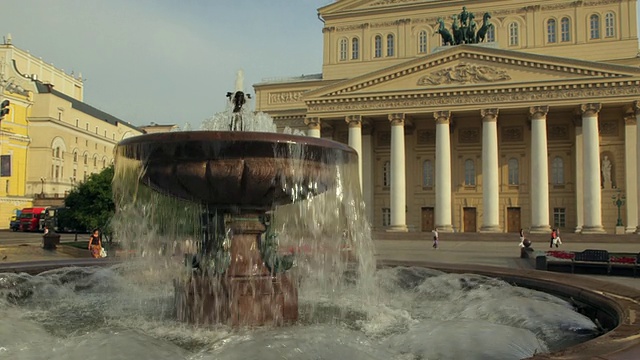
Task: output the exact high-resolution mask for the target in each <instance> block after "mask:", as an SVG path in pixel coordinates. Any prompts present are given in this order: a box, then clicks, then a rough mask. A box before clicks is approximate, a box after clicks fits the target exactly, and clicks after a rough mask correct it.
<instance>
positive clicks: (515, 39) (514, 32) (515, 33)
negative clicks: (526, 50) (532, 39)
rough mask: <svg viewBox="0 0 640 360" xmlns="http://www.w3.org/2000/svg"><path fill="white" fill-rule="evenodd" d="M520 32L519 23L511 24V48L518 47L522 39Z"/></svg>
mask: <svg viewBox="0 0 640 360" xmlns="http://www.w3.org/2000/svg"><path fill="white" fill-rule="evenodd" d="M519 30H520V29H519V27H518V23H517V22H512V23H511V24H509V46H518V44H519V38H520V34H519Z"/></svg>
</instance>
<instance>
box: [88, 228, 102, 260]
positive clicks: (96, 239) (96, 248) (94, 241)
mask: <svg viewBox="0 0 640 360" xmlns="http://www.w3.org/2000/svg"><path fill="white" fill-rule="evenodd" d="M89 250H91V257H93V258H94V259H98V258H100V257H101V256H100V252H101V251H102V240H101V239H100V230H99V229H94V230H93V233H92V234H91V237H90V238H89Z"/></svg>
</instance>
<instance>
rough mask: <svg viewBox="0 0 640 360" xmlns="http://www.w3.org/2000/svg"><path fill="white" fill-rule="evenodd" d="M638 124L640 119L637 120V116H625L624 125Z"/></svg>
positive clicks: (632, 114) (628, 114)
mask: <svg viewBox="0 0 640 360" xmlns="http://www.w3.org/2000/svg"><path fill="white" fill-rule="evenodd" d="M637 123H638V119H637V118H636V114H634V113H627V114H625V115H624V124H625V125H636V124H637Z"/></svg>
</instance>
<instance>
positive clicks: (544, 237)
mask: <svg viewBox="0 0 640 360" xmlns="http://www.w3.org/2000/svg"><path fill="white" fill-rule="evenodd" d="M372 235H373V239H374V240H415V241H431V240H433V234H432V233H431V232H386V231H374V232H373V234H372ZM439 236H440V239H441V240H446V241H507V242H508V241H512V242H515V243H517V242H519V241H520V238H519V236H518V233H442V232H441V233H440V234H439ZM550 236H551V233H549V234H528V233H525V238H527V239H529V240H531V241H533V242H536V243H539V242H548V241H549V239H550ZM560 237H561V238H562V241H563V242H583V243H589V242H598V243H608V242H610V243H620V242H629V243H637V244H640V235H638V234H625V235H613V234H598V235H583V234H575V233H570V232H562V231H561V233H560Z"/></svg>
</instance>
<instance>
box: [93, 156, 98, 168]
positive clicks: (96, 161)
mask: <svg viewBox="0 0 640 360" xmlns="http://www.w3.org/2000/svg"><path fill="white" fill-rule="evenodd" d="M96 166H98V157H97V156H94V157H93V167H96Z"/></svg>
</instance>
